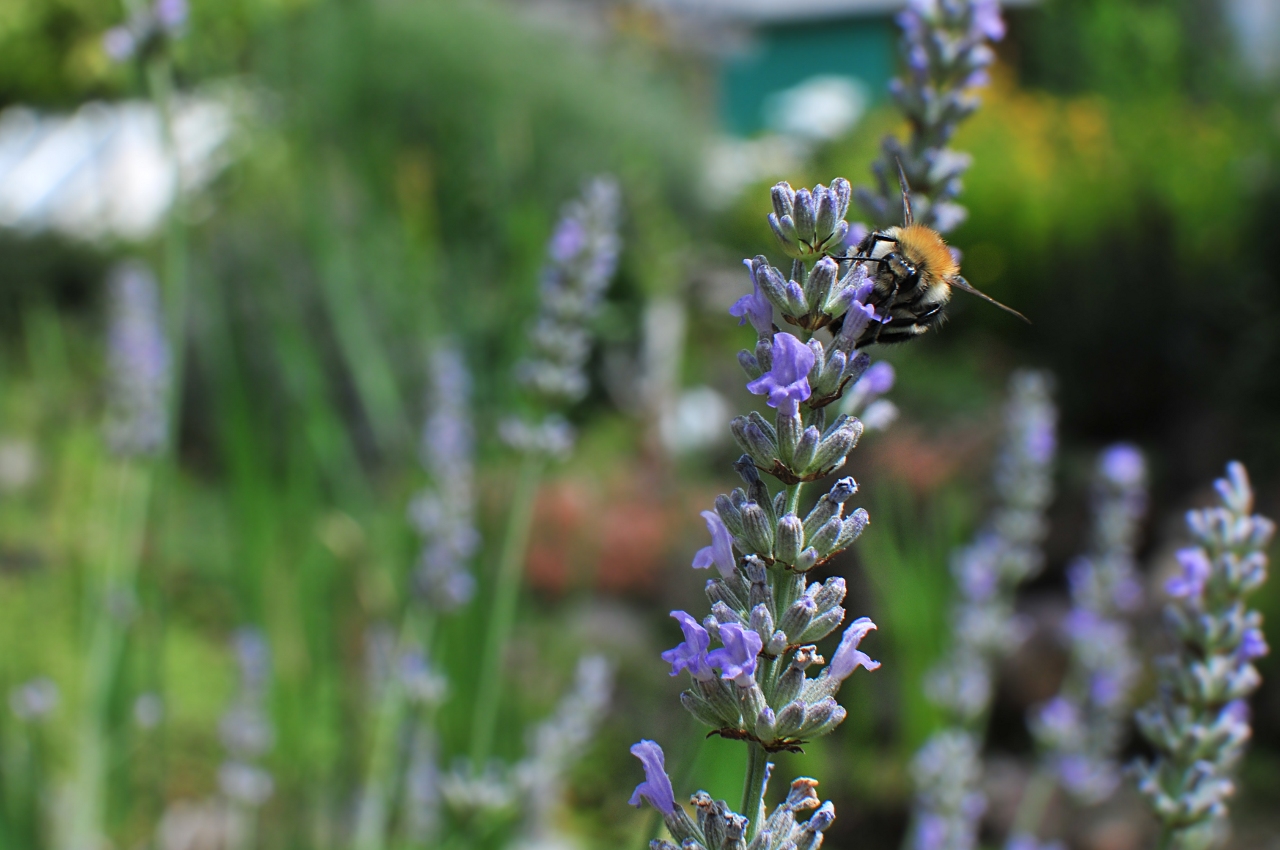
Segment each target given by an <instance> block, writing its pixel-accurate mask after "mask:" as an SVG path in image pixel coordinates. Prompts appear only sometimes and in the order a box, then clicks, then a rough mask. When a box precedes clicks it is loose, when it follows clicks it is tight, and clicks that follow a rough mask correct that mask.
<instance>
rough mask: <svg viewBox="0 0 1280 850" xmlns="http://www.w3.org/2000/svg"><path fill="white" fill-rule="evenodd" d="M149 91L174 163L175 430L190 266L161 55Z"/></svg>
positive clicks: (170, 246)
mask: <svg viewBox="0 0 1280 850" xmlns="http://www.w3.org/2000/svg"><path fill="white" fill-rule="evenodd" d="M146 73H147V92H148V94H149V95H150V96H151V101H152V103H154V104H155V107H156V113H157V114H158V116H159V119H160V134H161V138H162V140H163V143H164V147H165V151H166V152H167V153H168V155H169V159H170V161H171V162H172V164H173V181H174V185H173V206H172V207H171V208H170V210H169V215H168V216H166V217H165V223H164V242H163V246H164V284H165V288H166V290H167V291H168V298H166V299H165V300H166V304H167V313H168V316H167V321H166V324H167V325H168V333H167V334H166V336H168V338H169V342H170V348H171V349H172V352H171V355H170V356H171V357H172V373H171V374H172V375H173V381H174V386H173V388H172V389H171V391H170V398H169V408H170V422H171V423H172V425H173V426H174V427H173V429H172V430H174V431H176V430H177V429H176V425H177V423H176V421H175V420H176V418H177V407H178V401H179V397H180V396H181V392H180V391H179V387H178V381H179V380H180V379H181V375H182V369H183V357H184V356H185V354H186V345H185V331H186V316H187V297H188V286H187V283H188V277H189V275H188V268H187V227H186V223H185V221H184V214H185V212H186V193H185V191H184V187H183V185H182V183H183V174H182V165H181V159H180V158H179V155H178V144H177V139H176V137H175V136H174V131H173V73H172V69H171V68H170V65H169V60H168V59H167V58H166V57H164V56H163V55H162V56H159V57H157V58H155V59H153V60H151V61H150V62H149V63H147V68H146Z"/></svg>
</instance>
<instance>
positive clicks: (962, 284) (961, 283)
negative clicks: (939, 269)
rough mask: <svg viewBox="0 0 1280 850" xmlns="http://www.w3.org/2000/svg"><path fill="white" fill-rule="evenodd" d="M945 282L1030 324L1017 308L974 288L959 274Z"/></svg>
mask: <svg viewBox="0 0 1280 850" xmlns="http://www.w3.org/2000/svg"><path fill="white" fill-rule="evenodd" d="M947 283H949V284H951V285H952V286H954V287H955V288H956V289H963V290H964V291H965V292H967V293H969V294H970V295H976V296H978V297H979V298H981V299H982V300H983V301H989V302H991V303H992V304H994V305H996V306H997V307H999V308H1000V309H1001V310H1004V311H1005V312H1006V313H1012V314H1013V315H1015V316H1017V317H1018V318H1019V319H1021V320H1022V321H1024V322H1026V323H1027V324H1028V325H1029V324H1031V320H1030V319H1028V318H1027V317H1026V316H1024V315H1022V314H1021V313H1019V312H1018V311H1017V310H1015V309H1013V308H1012V307H1009V306H1007V305H1005V304H1001V303H1000V302H999V301H997V300H996V299H994V298H992V297H991V296H990V295H988V294H987V293H985V292H982V291H980V290H978V289H975V288H974V286H973V284H971V283H969V281H967V280H965V279H964V278H962V277H961V276H960V275H955V276H954V277H952V278H949V279H948V280H947Z"/></svg>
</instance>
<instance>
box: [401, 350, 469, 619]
mask: <svg viewBox="0 0 1280 850" xmlns="http://www.w3.org/2000/svg"><path fill="white" fill-rule="evenodd" d="M428 372H429V381H428V390H427V394H426V400H425V407H426V409H427V410H428V411H430V412H429V414H428V415H427V418H426V422H425V423H424V424H423V428H422V437H421V443H420V450H419V455H420V457H421V460H422V468H423V470H424V471H425V472H426V473H427V474H428V475H429V476H430V478H431V483H430V485H429V486H428V487H427V488H425V489H424V490H423V491H422V492H421V493H419V494H418V495H417V496H416V497H415V498H414V500H413V502H412V504H410V506H409V520H410V522H411V523H412V524H413V526H414V529H415V530H416V531H417V532H418V535H419V536H420V537H421V539H422V546H421V550H420V554H419V556H418V567H417V569H416V570H415V572H414V584H415V588H416V590H417V591H418V593H419V594H420V596H421V597H422V600H423V601H424V602H425V603H426V604H427V605H428V606H430V607H432V608H434V609H436V610H439V611H450V610H453V609H455V608H458V607H459V606H461V605H464V604H466V603H467V601H468V600H470V599H471V596H472V594H473V593H474V592H475V578H474V577H473V576H472V574H471V570H470V561H471V558H472V557H473V556H474V555H475V553H476V549H477V548H478V547H479V545H480V533H479V532H478V531H477V530H476V527H475V518H474V512H475V485H474V479H475V473H474V470H473V468H472V462H473V456H474V454H475V433H474V429H473V428H472V425H471V410H470V405H469V403H468V400H469V396H470V394H471V375H470V374H469V373H468V371H467V365H466V361H465V360H464V359H463V356H462V352H461V351H460V350H459V349H458V348H457V347H456V346H455V344H454V343H452V342H448V341H447V342H445V343H443V344H441V345H440V346H439V347H437V348H436V349H435V350H434V351H433V352H432V353H431V356H430V358H429V362H428Z"/></svg>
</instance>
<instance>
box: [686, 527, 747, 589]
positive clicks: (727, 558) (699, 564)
mask: <svg viewBox="0 0 1280 850" xmlns="http://www.w3.org/2000/svg"><path fill="white" fill-rule="evenodd" d="M702 518H703V519H704V520H706V522H707V531H709V532H711V545H710V546H704V547H703V548H701V549H699V550H698V553H697V554H696V555H694V556H693V568H694V569H695V570H705V569H706V568H707V567H710V566H711V565H712V564H715V566H716V569H717V570H719V572H720V575H721V576H723V577H724V578H729V577H730V576H731V575H733V571H734V569H735V568H736V566H737V561H736V559H735V558H734V557H733V536H732V535H730V534H729V529H727V528H726V527H725V524H724V521H723V520H721V519H720V515H719V514H717V513H716V512H715V511H703V512H702Z"/></svg>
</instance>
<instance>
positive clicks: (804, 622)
mask: <svg viewBox="0 0 1280 850" xmlns="http://www.w3.org/2000/svg"><path fill="white" fill-rule="evenodd" d="M817 613H818V604H817V603H816V602H814V601H813V597H812V596H809V595H808V594H805V595H804V596H801V597H800V598H799V599H797V600H796V601H795V602H793V603H791V606H790V607H789V608H787V610H786V611H785V612H783V614H782V619H781V620H780V621H779V622H778V628H779V629H781V630H782V631H783V632H785V633H786V635H787V639H788V640H790V641H791V642H792V643H799V642H800V636H801V635H802V634H804V632H805V630H806V629H807V628H809V623H810V622H812V620H813V618H814V615H815V614H817Z"/></svg>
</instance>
